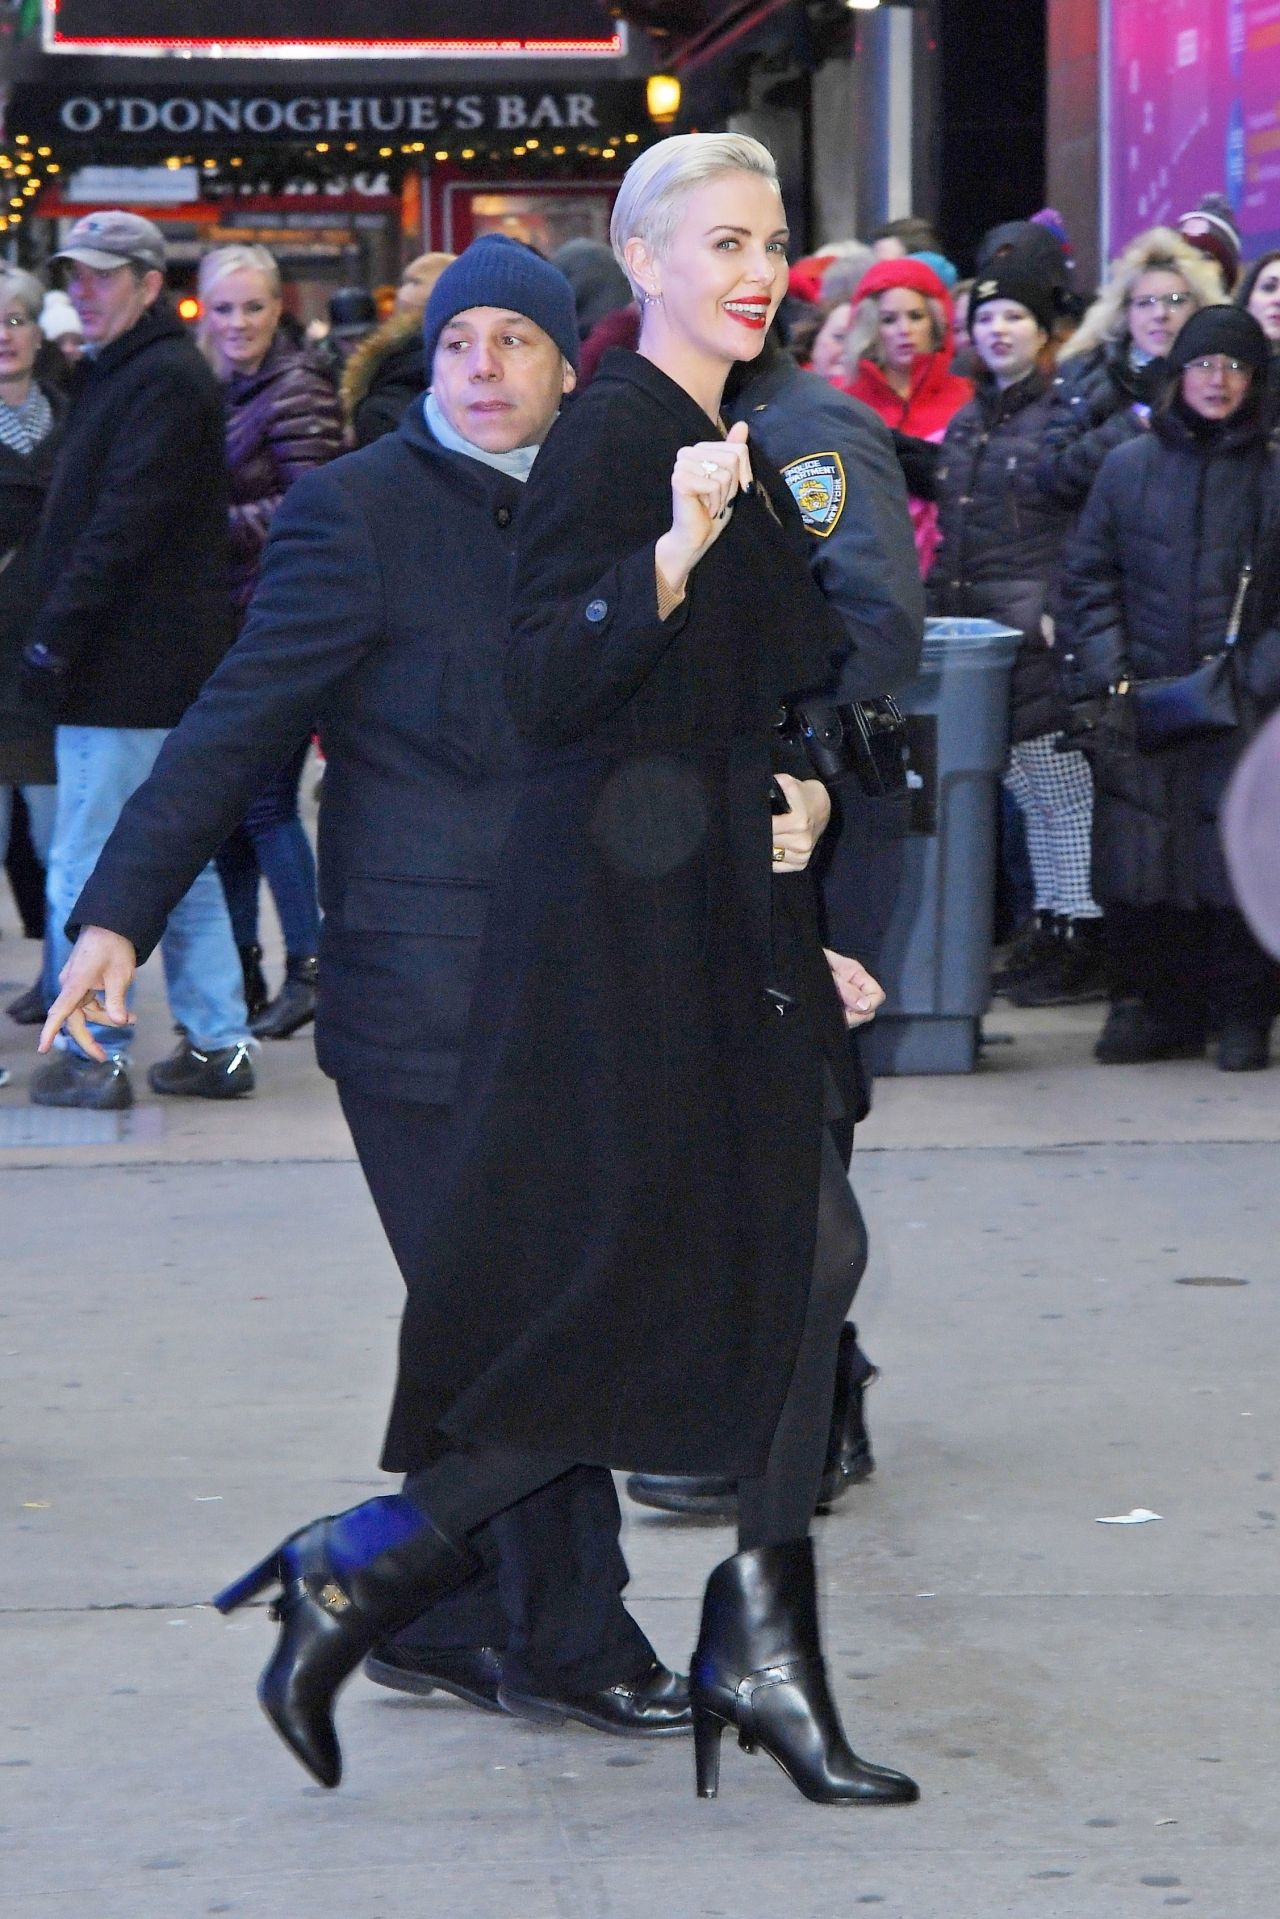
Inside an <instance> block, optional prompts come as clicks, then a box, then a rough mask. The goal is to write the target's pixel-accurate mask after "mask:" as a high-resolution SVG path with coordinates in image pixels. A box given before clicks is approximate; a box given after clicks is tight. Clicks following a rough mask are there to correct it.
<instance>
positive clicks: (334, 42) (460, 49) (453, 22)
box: [44, 0, 626, 60]
mask: <svg viewBox="0 0 1280 1919" xmlns="http://www.w3.org/2000/svg"><path fill="white" fill-rule="evenodd" d="M371 15H372V16H374V17H375V18H376V23H377V24H376V27H371V25H370V16H371ZM460 19H465V23H466V24H465V26H463V25H461V24H460ZM44 44H45V48H46V50H47V51H48V52H50V53H86V54H107V53H110V54H126V55H138V56H146V55H148V54H151V55H163V54H175V53H177V54H181V53H187V54H208V55H210V56H216V57H220V58H236V57H238V58H241V59H255V60H261V59H272V58H281V59H284V58H288V59H294V60H298V59H307V58H309V57H310V58H327V59H336V58H342V57H346V58H349V59H361V60H363V59H370V58H379V57H386V58H393V57H394V58H399V59H404V58H405V57H406V55H411V56H412V55H416V56H420V57H427V58H433V59H449V58H463V57H467V58H476V57H485V56H502V57H508V56H514V57H516V58H519V57H525V58H538V59H564V58H575V57H578V58H595V59H606V58H609V57H611V56H613V57H616V56H619V55H621V54H623V53H625V51H626V28H625V27H620V26H619V25H618V23H617V22H616V21H615V20H614V19H613V18H612V17H611V16H610V14H609V12H608V10H607V8H606V7H605V5H604V4H603V0H465V5H459V4H458V0H377V4H376V6H375V5H371V4H370V0H45V11H44Z"/></svg>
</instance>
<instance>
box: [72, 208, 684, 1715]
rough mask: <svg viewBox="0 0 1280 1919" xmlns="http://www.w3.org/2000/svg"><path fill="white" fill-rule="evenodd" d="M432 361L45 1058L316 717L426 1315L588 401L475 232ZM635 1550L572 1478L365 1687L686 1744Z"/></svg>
mask: <svg viewBox="0 0 1280 1919" xmlns="http://www.w3.org/2000/svg"><path fill="white" fill-rule="evenodd" d="M424 349H425V364H426V365H427V367H428V368H429V369H431V375H432V385H431V390H430V391H429V393H428V394H427V395H426V396H425V399H424V400H423V401H422V402H420V403H418V404H414V405H411V406H410V407H409V409H408V411H407V413H406V415H405V417H404V419H403V421H402V422H401V425H400V427H399V429H398V431H397V432H396V433H394V434H391V435H388V436H387V437H386V438H384V439H381V440H379V441H377V442H375V444H373V445H372V446H369V447H366V448H364V449H363V450H361V451H360V452H357V453H353V454H350V455H349V456H347V457H345V458H343V459H340V460H337V461H334V462H332V463H331V464H329V465H327V466H325V467H322V468H320V469H318V470H317V471H316V472H314V473H312V474H309V475H306V476H304V477H303V478H302V479H301V480H299V481H298V482H297V484H296V485H295V486H294V487H293V488H292V489H291V490H290V492H289V494H288V495H287V497H286V499H285V501H284V504H283V505H282V506H281V508H280V511H279V513H278V514H277V516H276V519H275V521H274V524H273V530H272V535H271V538H270V541H269V543H268V546H267V549H266V553H265V557H264V563H263V569H262V575H261V580H260V584H259V587H258V591H257V594H256V597H255V599H254V602H253V605H252V607H251V610H250V613H249V616H248V619H247V622H246V624H245V627H244V629H243V632H242V635H241V638H240V640H239V642H238V644H237V645H236V647H235V648H234V649H233V651H232V653H231V654H230V655H229V656H228V658H227V659H226V661H225V663H224V664H223V666H222V667H221V668H220V669H219V671H218V672H217V673H216V674H215V675H214V677H213V678H212V679H211V680H210V682H209V684H208V685H207V687H206V688H205V690H204V692H203V694H202V695H201V697H200V699H199V701H198V702H197V704H196V706H195V707H193V708H192V710H191V711H190V713H189V714H188V715H187V717H186V719H185V721H184V722H183V724H182V725H181V727H179V728H178V730H177V731H176V732H175V733H174V735H173V737H172V738H171V740H170V741H169V742H168V743H167V745H166V747H165V749H164V752H163V754H162V757H161V759H160V761H159V763H158V764H157V768H156V772H155V775H154V776H153V778H152V780H150V781H149V782H148V783H147V784H146V785H144V786H143V787H142V789H141V790H140V791H139V793H138V794H137V795H136V797H135V799H134V800H133V802H132V803H131V804H130V806H129V807H128V808H127V810H126V812H125V814H124V816H123V818H122V820H121V823H120V825H119V827H118V828H117V830H116V832H115V834H114V835H113V836H112V838H111V840H110V842H109V844H108V845H107V847H106V849H105V851H104V853H103V855H102V858H101V859H100V861H99V863H98V866H97V868H96V869H95V871H94V874H93V876H92V878H91V879H90V881H89V883H88V885H87V886H86V888H85V890H84V892H83V894H82V895H81V897H80V899H79V901H78V902H77V905H76V908H75V912H74V922H75V923H76V925H78V926H79V927H80V928H82V929H83V930H82V931H81V933H80V937H79V941H78V944H77V948H76V951H75V954H74V955H73V958H72V962H71V967H70V970H69V972H68V975H67V984H66V987H65V988H64V991H63V994H62V996H61V998H60V999H59V1001H58V1003H57V1005H56V1006H55V1007H54V1009H53V1012H52V1013H51V1015H50V1020H49V1023H48V1026H47V1027H46V1032H45V1038H44V1040H43V1041H42V1043H43V1044H47V1043H48V1040H49V1038H50V1037H51V1034H52V1031H53V1030H54V1028H55V1026H56V1024H57V1023H58V1022H59V1021H60V1020H61V1019H63V1018H66V1017H67V1016H68V1015H69V1014H71V1015H72V1022H73V1025H75V1024H76V1023H77V1019H76V1016H75V1015H74V1014H73V1013H72V1009H73V1008H75V1007H77V1006H80V1005H82V1004H84V1003H86V1002H88V1001H90V1000H92V999H93V998H94V995H95V993H101V995H102V999H101V1001H100V1002H98V1004H99V1011H98V1013H97V1015H96V1017H105V1018H107V1019H108V1021H111V1020H113V1019H114V1020H123V1018H124V1017H125V1014H124V1001H123V994H124V990H125V986H126V985H127V982H128V979H129V978H130V977H131V975H132V972H133V968H134V965H135V961H141V960H142V959H144V958H145V957H146V955H147V954H148V953H149V952H150V951H151V950H152V948H153V947H154V946H155V944H156V942H157V940H158V938H159V935H160V931H161V929H162V927H163V924H164V918H165V914H166V912H167V911H168V910H169V907H170V905H171V904H172V902H173V901H174V900H175V899H177V898H180V897H181V895H182V893H183V892H184V891H185V890H186V887H187V885H188V884H189V882H190V878H191V875H192V873H193V872H194V871H195V870H197V869H198V867H199V865H200V864H202V863H203V861H204V860H205V859H206V858H207V857H208V856H209V853H210V852H211V851H212V850H213V849H214V848H215V847H216V846H218V845H219V844H220V843H221V841H222V839H223V838H224V836H225V835H226V833H227V832H228V831H229V830H230V828H231V827H232V826H233V825H234V824H235V823H236V821H237V820H238V819H239V818H240V817H241V815H242V813H243V811H244V808H245V806H246V804H247V803H248V802H249V800H251V799H252V797H253V795H254V794H255V793H256V792H257V791H258V790H259V788H260V787H261V785H262V783H263V781H264V779H265V778H266V777H267V776H269V775H270V773H271V772H272V771H273V770H274V769H275V768H276V767H277V766H280V765H282V764H284V762H285V761H286V760H287V759H288V757H289V755H290V753H291V752H293V751H294V750H295V749H296V747H297V745H298V744H299V742H300V741H301V740H303V739H305V738H306V736H307V733H308V731H309V730H310V727H311V724H312V721H313V719H314V717H315V716H316V715H319V731H320V736H321V740H322V743H323V746H324V750H325V755H326V772H325V794H324V806H323V809H322V814H321V823H320V897H321V903H322V905H323V907H324V912H325V918H324V930H323V935H322V941H321V952H320V968H319V974H320V984H319V1003H318V1008H317V1014H316V1048H317V1054H318V1057H319V1061H320V1065H321V1066H322V1068H323V1069H324V1071H325V1072H327V1073H329V1074H330V1075H331V1076H332V1077H333V1078H334V1079H335V1080H336V1081H337V1085H338V1093H339V1097H340V1099H341V1102H342V1107H343V1111H344V1113H345V1115H346V1118H347V1121H348V1123H349V1125H350V1127H351V1132H352V1136H353V1138H354V1140H355V1145H356V1151H357V1153H358V1155H359V1158H360V1162H361V1165H362V1167H363V1169H364V1172H365V1176H366V1178H367V1180H368V1183H369V1188H370V1191H371V1193H372V1195H373V1199H374V1203H375V1205H376V1206H377V1208H378V1211H379V1214H380V1217H381V1219H382V1223H383V1226H384V1228H385V1230H386V1233H387V1237H388V1239H389V1241H390V1243H391V1247H392V1250H393V1252H394V1254H395V1256H396V1259H397V1262H398V1264H399V1266H400V1270H401V1272H402V1273H403V1275H404V1279H405V1282H406V1285H407V1286H408V1287H409V1289H410V1291H411V1293H412V1292H413V1291H414V1290H415V1289H417V1288H419V1287H427V1286H429V1284H430V1279H431V1274H430V1271H429V1268H428V1247H429V1244H430V1242H429V1237H428V1230H427V1222H428V1219H429V1216H430V1213H431V1210H432V1203H433V1198H434V1195H433V1191H432V1183H433V1176H434V1175H435V1174H436V1173H437V1172H438V1171H439V1169H440V1167H441V1164H442V1162H443V1160H444V1158H445V1154H444V1151H443V1147H444V1141H445V1136H446V1134H447V1130H448V1126H449V1120H450V1101H451V1099H452V1097H453V1094H454V1090H455V1083H456V1077H457V1072H458V1067H459V1055H460V1049H461V1044H462V1038H463V1032H464V1028H465V1025H466V1020H467V1013H468V1006H469V1002H470V998H471V992H472V986H473V983H474V975H475V969H476V963H477V959H478V954H479V948H480V935H481V932H482V929H483V925H484V918H485V909H486V903H487V896H488V887H489V883H490V879H491V876H492V873H493V870H494V868H495V865H496V862H497V858H498V854H499V850H500V848H501V845H502V842H503V840H504V838H505V836H506V832H507V828H508V824H509V822H510V819H511V816H512V812H513V809H514V805H515V798H516V793H517V789H518V783H519V776H520V773H521V769H522V764H523V753H522V748H521V746H520V743H519V740H518V736H517V735H516V733H515V729H514V727H513V726H512V723H511V721H510V719H509V718H508V715H507V710H506V705H505V702H504V699H503V695H502V656H503V652H504V649H505V644H506V638H507V617H506V599H507V588H508V579H509V574H510V568H511V559H512V550H513V521H514V519H515V517H516V514H517V512H518V511H519V507H520V497H521V487H522V482H523V481H524V480H525V479H526V478H527V476H528V473H529V471H530V469H531V467H532V465H533V462H534V459H535V458H536V456H537V453H538V449H539V446H540V445H541V442H542V441H543V439H544V438H545V436H546V434H547V433H548V432H549V430H550V428H551V425H552V422H553V421H554V419H555V417H556V414H557V412H558V411H559V408H560V405H561V402H562V400H563V398H564V396H565V394H567V393H568V392H569V391H570V390H571V389H572V387H573V385H574V381H575V373H574V368H575V366H576V363H577V353H578V337H577V327H576V323H575V318H574V307H573V299H572V296H571V294H570V291H569V288H568V285H567V283H566V281H565V280H564V278H563V276H562V275H561V274H560V273H558V272H557V271H556V269H555V268H554V267H552V266H550V265H549V264H547V263H546V262H545V261H543V260H541V259H540V258H539V257H538V255H537V254H535V253H533V252H532V251H531V250H530V249H528V248H526V247H523V246H520V245H518V244H517V243H515V242H513V241H509V240H505V239H501V238H497V237H490V238H485V239H482V240H479V241H477V242H476V243H475V244H474V245H473V246H472V247H471V248H470V249H469V250H468V251H467V253H466V254H464V255H463V256H462V257H461V258H460V259H459V260H458V261H456V262H455V263H454V264H453V265H452V266H451V267H450V268H449V269H448V270H447V271H446V272H445V273H444V274H443V275H442V276H441V278H440V280H439V281H438V282H437V284H436V287H435V289H434V291H433V293H432V295H431V298H430V301H429V303H428V305H427V309H426V314H425V322H424ZM81 1028H82V1030H83V1025H82V1022H81ZM618 1530H619V1510H618V1504H617V1499H616V1495H615V1493H614V1490H613V1482H612V1479H611V1477H610V1475H609V1473H608V1472H606V1471H604V1470H602V1469H596V1468H587V1467H577V1468H575V1469H574V1470H573V1471H571V1472H569V1473H567V1474H565V1475H564V1476H563V1477H561V1478H560V1479H559V1480H556V1481H555V1482H553V1483H552V1484H551V1485H550V1486H548V1487H546V1488H545V1489H544V1490H542V1491H541V1492H538V1493H535V1494H533V1495H532V1496H531V1497H530V1498H528V1499H526V1500H524V1501H522V1502H520V1503H519V1504H518V1505H516V1506H514V1507H512V1508H510V1509H509V1510H508V1511H507V1512H506V1513H504V1514H501V1515H499V1517H498V1518H496V1519H495V1520H493V1521H491V1522H490V1524H489V1525H488V1526H487V1527H485V1528H483V1529H482V1531H481V1532H480V1533H479V1534H477V1535H474V1536H473V1537H472V1539H471V1540H470V1541H469V1544H470V1545H472V1546H473V1547H474V1548H475V1549H476V1550H477V1551H478V1552H479V1554H480V1557H481V1560H482V1561H483V1570H482V1571H481V1572H480V1574H479V1575H478V1576H477V1577H476V1578H475V1579H473V1580H472V1581H471V1583H470V1584H469V1585H467V1586H466V1587H464V1588H462V1589H461V1590H460V1591H458V1592H455V1593H454V1594H451V1595H450V1596H449V1597H448V1598H447V1599H445V1600H443V1601H441V1602H440V1603H439V1604H437V1605H436V1606H435V1607H433V1608H432V1610H431V1611H430V1612H429V1613H428V1614H426V1615H425V1616H424V1617H423V1618H421V1619H420V1620H418V1621H417V1622H416V1623H415V1624H414V1625H413V1626H411V1627H410V1628H408V1629H407V1630H406V1631H405V1632H402V1633H400V1634H399V1635H397V1637H396V1638H395V1639H394V1640H393V1641H391V1642H390V1643H384V1644H383V1645H381V1646H378V1647H376V1648H375V1650H374V1653H373V1655H372V1659H371V1661H370V1666H369V1672H370V1677H372V1678H374V1679H376V1680H377V1681H379V1682H380V1683H382V1684H384V1685H389V1686H393V1687H396V1688H398V1689H400V1690H404V1691H409V1692H415V1693H428V1692H431V1691H434V1690H436V1689H439V1690H442V1691H445V1692H449V1693H452V1694H454V1695H456V1696H457V1697H459V1698H462V1699H465V1700H468V1701H470V1702H471V1703H473V1704H475V1705H478V1706H481V1707H487V1708H489V1709H492V1710H501V1709H502V1708H503V1707H505V1708H507V1709H508V1710H512V1711H517V1712H520V1713H522V1714H525V1715H526V1716H529V1717H534V1718H537V1719H540V1720H543V1721H548V1720H558V1719H564V1718H570V1719H574V1720H577V1721H580V1722H581V1723H583V1724H586V1725H589V1726H593V1727H596V1728H598V1729H600V1730H603V1731H606V1732H616V1733H630V1734H635V1735H641V1736H650V1735H663V1734H668V1733H678V1732H682V1731H685V1730H687V1729H688V1727H689V1725H690V1713H689V1706H688V1695H687V1689H686V1686H685V1683H684V1681H683V1680H682V1679H679V1678H677V1676H676V1675H674V1674H672V1673H670V1672H668V1671H667V1670H666V1668H665V1667H664V1666H662V1665H661V1664H660V1663H659V1661H658V1660H657V1658H656V1656H655V1654H654V1651H653V1648H652V1646H651V1645H650V1644H649V1642H648V1640H647V1639H646V1638H645V1636H644V1634H643V1633H642V1632H641V1631H640V1629H639V1627H638V1626H637V1625H636V1624H635V1622H634V1620H632V1619H631V1617H630V1616H629V1614H628V1613H627V1612H626V1610H625V1608H624V1607H623V1605H622V1602H621V1597H620V1593H621V1588H622V1586H623V1585H624V1584H625V1582H626V1578H627V1569H626V1565H625V1562H624V1560H623V1558H622V1555H621V1552H620V1550H619V1546H618Z"/></svg>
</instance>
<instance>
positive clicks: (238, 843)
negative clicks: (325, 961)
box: [217, 740, 320, 959]
mask: <svg viewBox="0 0 1280 1919" xmlns="http://www.w3.org/2000/svg"><path fill="white" fill-rule="evenodd" d="M309 744H310V742H309V741H305V740H304V742H303V744H302V745H301V746H300V747H299V748H298V751H297V752H296V753H295V754H294V755H293V757H292V758H291V759H289V760H288V761H286V763H285V764H284V765H283V766H282V767H281V768H280V771H279V772H278V773H277V774H275V776H274V777H273V778H272V779H271V780H269V781H268V783H267V785H266V786H264V787H263V789H262V791H261V793H259V795H258V797H257V799H256V800H255V801H254V802H253V805H252V806H251V807H250V808H249V811H248V812H247V813H246V814H245V816H244V819H243V820H242V821H241V823H240V825H239V826H238V827H237V828H236V830H235V832H234V833H232V834H230V835H229V836H228V837H227V838H226V839H225V840H224V841H223V843H222V845H221V846H220V847H219V848H218V854H217V860H218V872H219V873H220V874H221V876H222V889H223V891H224V893H225V894H226V896H227V907H228V910H229V911H230V914H231V930H232V931H233V932H234V934H235V936H236V945H237V946H256V945H257V943H258V884H259V881H260V880H263V879H265V880H266V882H267V885H268V886H269V887H270V888H271V897H272V898H273V899H274V901H275V903H276V912H277V913H278V914H279V915H280V927H281V930H282V932H283V933H284V950H285V952H286V953H287V954H288V955H289V957H290V959H311V958H314V956H315V954H316V953H317V952H318V951H319V949H320V908H319V906H318V904H317V901H316V862H315V857H314V855H313V853H312V851H311V842H310V840H309V839H308V838H307V836H306V833H305V832H304V831H303V826H302V821H301V820H300V819H299V818H298V782H299V781H300V780H301V778H302V769H303V766H304V765H305V763H306V758H307V750H308V747H309Z"/></svg>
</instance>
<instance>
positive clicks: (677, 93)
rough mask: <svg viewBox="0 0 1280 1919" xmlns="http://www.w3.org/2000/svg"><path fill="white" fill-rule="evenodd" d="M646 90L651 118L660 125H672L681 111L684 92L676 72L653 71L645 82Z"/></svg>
mask: <svg viewBox="0 0 1280 1919" xmlns="http://www.w3.org/2000/svg"><path fill="white" fill-rule="evenodd" d="M644 92H645V105H646V107H647V108H648V109H649V118H650V119H651V120H652V121H654V122H655V123H656V124H657V125H658V126H660V127H666V126H670V124H671V122H672V121H673V120H674V119H675V117H676V115H677V114H678V113H679V111H680V98H681V94H682V92H683V89H682V87H681V85H680V82H679V81H678V80H677V79H676V76H675V75H674V73H651V74H650V75H649V78H648V79H647V80H646V82H645V89H644Z"/></svg>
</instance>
